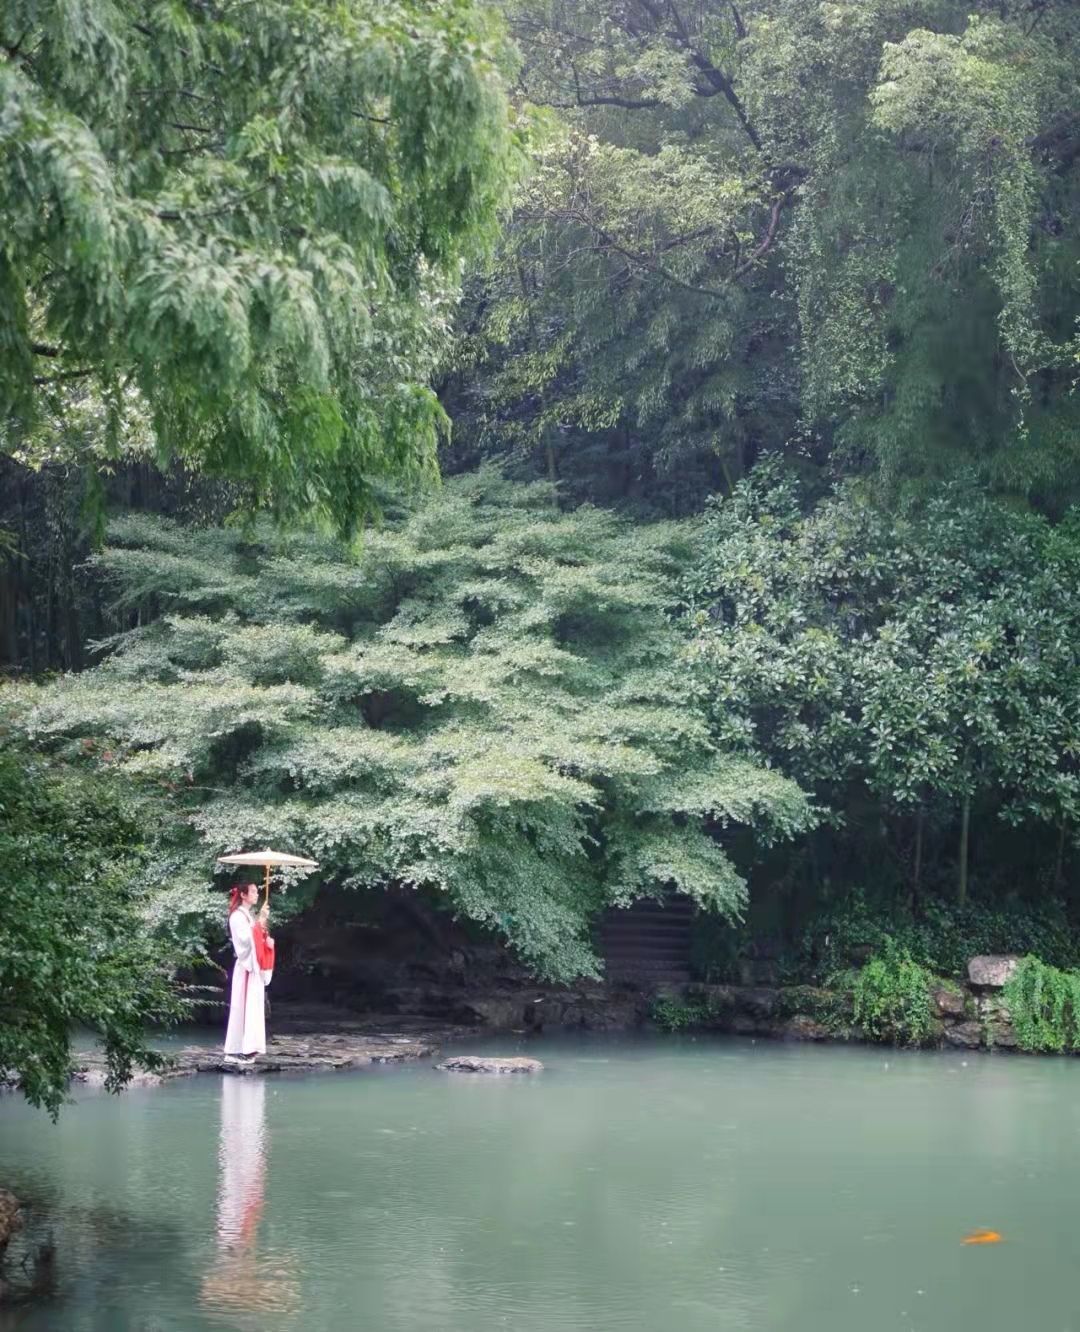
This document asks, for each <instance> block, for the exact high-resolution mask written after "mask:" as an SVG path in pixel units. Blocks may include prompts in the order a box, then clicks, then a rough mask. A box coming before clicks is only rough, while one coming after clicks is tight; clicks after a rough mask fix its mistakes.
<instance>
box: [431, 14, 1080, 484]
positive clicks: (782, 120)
mask: <svg viewBox="0 0 1080 1332" xmlns="http://www.w3.org/2000/svg"><path fill="white" fill-rule="evenodd" d="M505 8H506V9H507V12H508V13H509V15H510V19H511V22H512V26H513V30H514V33H515V35H516V37H517V39H518V42H519V44H520V45H521V48H522V51H523V60H522V66H521V74H520V80H519V82H520V94H521V95H522V96H523V97H525V98H527V99H530V100H531V101H533V102H535V103H538V104H540V105H542V106H544V107H547V108H551V109H552V110H551V114H552V115H557V116H558V117H559V119H558V121H557V122H555V124H554V125H553V126H552V128H551V132H550V134H549V136H548V138H547V141H546V144H545V147H544V149H543V151H542V152H541V153H540V154H539V156H538V159H537V163H536V167H535V170H534V171H533V173H532V174H531V176H530V177H529V178H528V180H527V181H526V182H525V184H524V185H523V187H522V190H521V193H520V195H519V200H518V209H517V213H516V215H515V221H514V224H513V225H512V227H511V228H510V229H509V231H508V234H507V238H506V241H505V244H504V247H503V249H502V251H501V257H500V261H499V263H498V264H497V265H496V267H495V270H494V272H493V274H492V276H491V277H490V279H489V280H488V281H487V282H486V283H485V284H483V286H482V287H481V288H480V289H479V290H478V291H477V292H476V293H475V298H474V300H473V301H472V302H470V303H469V304H468V305H467V306H466V312H467V316H468V317H467V319H466V321H465V329H466V338H465V340H464V342H463V345H462V354H463V357H465V358H466V364H467V366H468V367H469V368H468V370H467V372H466V373H464V375H463V377H462V378H461V379H459V380H455V381H454V382H453V384H452V385H451V386H450V393H451V396H450V397H449V398H448V401H450V402H452V404H453V406H454V410H455V414H456V415H457V416H458V417H459V418H461V419H462V421H463V422H467V423H468V426H469V429H468V431H467V432H466V433H467V434H468V437H469V441H470V443H471V441H472V439H473V438H474V437H476V438H482V439H485V440H486V441H487V447H489V448H496V449H506V448H507V446H508V445H509V446H510V447H511V448H512V449H514V450H515V451H516V452H518V453H525V454H527V455H529V456H530V457H531V459H532V461H533V465H534V466H535V467H537V468H543V467H546V468H548V469H549V470H550V471H551V472H552V473H553V474H557V475H559V477H560V478H561V479H563V480H564V481H565V483H566V486H567V489H568V490H569V492H570V493H572V494H586V495H589V494H592V495H595V494H605V495H606V494H608V493H610V492H611V491H612V490H613V489H614V487H616V486H617V487H618V488H619V490H620V492H621V493H620V494H619V495H618V497H619V498H621V497H622V496H628V497H630V498H631V499H633V500H637V501H638V502H639V503H642V504H648V503H651V504H653V505H654V506H656V507H661V508H663V507H665V506H666V507H667V508H669V509H671V508H686V507H689V506H691V505H693V503H694V500H695V497H696V496H700V495H701V494H702V493H703V492H704V491H706V490H708V489H717V488H720V487H721V486H723V487H725V488H729V487H730V484H731V482H732V481H733V480H736V479H737V478H738V477H739V476H740V475H741V474H742V472H743V471H744V470H745V469H746V467H747V466H748V465H750V464H751V463H752V462H753V461H754V459H755V458H756V457H757V456H759V455H760V453H761V452H762V451H763V450H767V449H775V448H777V447H779V446H782V445H785V444H788V443H791V444H793V445H794V446H796V449H795V451H794V452H793V456H794V457H798V458H800V459H801V458H802V456H803V455H807V456H809V458H810V459H811V460H815V459H816V460H817V461H819V462H820V461H821V459H822V456H823V454H825V453H827V452H828V451H829V450H836V449H837V448H839V449H840V450H841V456H842V458H843V463H844V466H845V468H846V469H848V470H850V469H852V468H863V467H865V466H866V465H867V463H868V462H869V463H881V464H883V466H884V469H885V471H886V472H887V473H888V474H889V475H890V476H892V477H896V478H914V479H916V480H925V478H926V477H927V476H931V477H935V478H936V477H941V476H943V475H947V474H948V473H950V472H951V471H953V470H955V468H956V467H957V465H958V463H965V464H967V465H971V466H974V467H977V468H978V469H979V470H980V472H981V474H982V477H983V480H984V481H985V482H986V483H987V484H988V485H991V486H993V487H995V488H997V489H1000V490H1003V491H1011V492H1014V493H1015V492H1021V493H1030V494H1033V495H1035V496H1037V497H1038V498H1039V499H1040V500H1041V501H1042V502H1044V503H1045V504H1046V505H1048V506H1051V507H1053V506H1060V504H1061V500H1062V496H1063V494H1066V495H1070V494H1075V493H1077V487H1078V485H1080V458H1078V455H1077V450H1076V443H1075V441H1076V440H1077V439H1078V438H1080V430H1078V426H1080V417H1078V415H1077V413H1078V410H1080V409H1078V406H1077V399H1076V397H1075V395H1074V394H1073V392H1072V385H1073V379H1074V375H1075V367H1074V364H1073V357H1074V352H1075V348H1076V342H1075V334H1076V319H1077V316H1078V314H1080V298H1078V294H1077V285H1076V271H1077V263H1078V261H1080V230H1078V227H1077V224H1076V219H1077V217H1078V216H1080V213H1078V210H1077V206H1076V204H1077V190H1078V187H1080V170H1078V162H1080V153H1078V151H1077V150H1078V146H1080V137H1078V129H1077V121H1076V113H1075V108H1076V105H1077V102H1078V97H1080V55H1078V52H1080V9H1078V8H1077V6H1076V5H1074V4H1070V3H1056V2H1054V0H1047V2H1046V3H1042V2H1041V0H1040V2H1039V3H1030V2H1029V0H1006V2H1005V3H999V0H993V2H992V3H991V0H975V2H974V3H971V2H969V0H835V3H828V4H807V3H805V0H744V2H743V3H739V4H730V5H729V4H723V5H715V4H703V3H699V0H601V2H600V3H594V2H592V0H590V2H589V3H584V2H583V0H568V2H566V3H559V4H548V3H544V0H506V3H505ZM710 458H711V459H712V461H711V462H710ZM665 469H666V475H664V472H665ZM613 478H614V486H613ZM612 497H615V496H612Z"/></svg>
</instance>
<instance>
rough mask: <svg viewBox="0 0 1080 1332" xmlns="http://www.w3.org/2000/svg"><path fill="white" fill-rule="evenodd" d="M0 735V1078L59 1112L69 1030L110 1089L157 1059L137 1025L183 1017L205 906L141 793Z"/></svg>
mask: <svg viewBox="0 0 1080 1332" xmlns="http://www.w3.org/2000/svg"><path fill="white" fill-rule="evenodd" d="M3 742H4V743H3V746H2V747H0V855H2V856H3V865H4V870H3V874H4V890H3V911H0V1075H2V1076H4V1077H5V1078H9V1079H14V1081H15V1083H16V1085H17V1086H18V1087H19V1088H20V1089H21V1091H22V1092H23V1094H24V1095H25V1097H26V1099H27V1100H28V1101H29V1102H30V1103H31V1104H32V1105H35V1106H39V1107H42V1108H44V1109H46V1110H48V1111H49V1112H50V1113H51V1114H52V1115H53V1116H54V1117H55V1116H56V1114H57V1113H58V1111H59V1109H60V1106H61V1105H62V1103H63V1101H64V1099H65V1097H66V1095H67V1086H68V1082H69V1080H70V1078H71V1075H72V1073H73V1071H74V1069H75V1066H76V1064H77V1056H76V1055H75V1052H74V1050H73V1046H72V1040H73V1037H74V1036H75V1034H76V1032H77V1031H78V1029H79V1028H83V1029H89V1030H90V1031H91V1032H92V1033H93V1034H94V1035H95V1036H96V1037H97V1038H98V1039H99V1041H100V1042H101V1044H102V1046H103V1047H104V1050H105V1054H106V1057H107V1061H108V1074H107V1076H108V1084H107V1085H108V1086H109V1089H110V1090H113V1091H115V1090H117V1088H118V1087H119V1086H121V1085H122V1084H123V1083H124V1082H125V1081H126V1080H127V1079H128V1078H129V1077H130V1075H131V1070H132V1066H133V1065H134V1064H136V1063H138V1064H140V1065H143V1066H144V1067H151V1068H152V1067H156V1066H157V1063H158V1062H160V1061H159V1057H158V1056H156V1055H155V1054H154V1053H153V1051H151V1050H150V1049H148V1047H147V1031H146V1025H147V1023H152V1022H157V1023H161V1022H168V1021H172V1020H175V1019H177V1018H178V1017H180V1016H181V1015H182V1013H183V1011H184V1010H183V1006H182V1001H181V999H180V997H179V996H178V994H177V991H176V990H175V989H174V987H173V983H172V976H173V970H174V968H175V966H176V964H177V962H178V961H179V960H181V959H182V957H184V956H185V955H186V954H187V952H188V950H189V948H190V945H191V938H190V937H187V938H185V937H184V921H185V920H186V921H187V922H188V925H189V926H190V925H192V924H194V922H195V920H196V917H197V915H198V911H199V908H200V906H201V905H202V904H201V902H200V900H199V898H198V894H197V893H189V894H185V893H184V892H183V891H182V890H181V889H180V886H179V884H178V883H177V881H176V880H175V879H172V878H171V874H172V868H173V867H171V866H168V865H166V864H163V863H162V859H161V851H160V848H154V846H153V832H154V830H155V828H156V827H157V825H158V821H157V820H156V818H155V817H154V815H153V810H152V807H151V805H150V804H149V803H148V802H147V801H145V800H143V801H138V800H136V799H135V798H134V797H133V795H132V793H131V791H130V789H128V788H127V786H126V784H123V783H118V782H117V781H116V780H115V779H111V778H109V777H107V776H105V775H103V774H102V773H101V772H100V771H99V770H97V767H96V765H95V764H93V763H92V762H91V761H89V760H88V761H87V762H84V763H81V764H78V765H67V766H65V767H63V768H58V767H51V766H49V765H47V764H45V763H44V762H43V761H42V759H41V758H40V756H38V755H35V754H33V753H31V752H29V751H28V750H27V749H26V748H25V747H24V746H23V745H21V744H19V743H17V742H16V741H15V739H14V737H13V736H11V735H10V734H5V735H4V737H3ZM158 831H160V829H158ZM162 926H164V928H162ZM196 933H197V930H196Z"/></svg>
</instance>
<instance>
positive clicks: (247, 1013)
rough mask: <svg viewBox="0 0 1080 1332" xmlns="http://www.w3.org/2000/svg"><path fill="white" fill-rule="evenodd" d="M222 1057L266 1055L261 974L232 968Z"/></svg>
mask: <svg viewBox="0 0 1080 1332" xmlns="http://www.w3.org/2000/svg"><path fill="white" fill-rule="evenodd" d="M225 1053H226V1054H233V1055H238V1054H265V1053H266V984H265V982H264V981H263V973H262V972H261V971H246V970H245V969H244V968H243V967H242V966H241V965H240V963H239V962H237V963H236V965H235V966H234V967H233V974H232V991H231V993H230V995H229V1025H228V1027H227V1028H226V1031H225Z"/></svg>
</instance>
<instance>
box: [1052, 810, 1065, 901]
mask: <svg viewBox="0 0 1080 1332" xmlns="http://www.w3.org/2000/svg"><path fill="white" fill-rule="evenodd" d="M1064 886H1065V820H1064V819H1062V820H1061V827H1060V828H1059V829H1058V844H1057V860H1056V862H1055V864H1054V888H1055V889H1056V890H1057V891H1058V892H1061V890H1062V888H1064Z"/></svg>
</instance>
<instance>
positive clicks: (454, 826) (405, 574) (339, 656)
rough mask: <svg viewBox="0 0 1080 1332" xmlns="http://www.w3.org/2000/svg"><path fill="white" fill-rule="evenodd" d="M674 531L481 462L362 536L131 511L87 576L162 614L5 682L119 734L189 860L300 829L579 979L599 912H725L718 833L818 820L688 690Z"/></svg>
mask: <svg viewBox="0 0 1080 1332" xmlns="http://www.w3.org/2000/svg"><path fill="white" fill-rule="evenodd" d="M690 535H691V533H690V530H689V529H688V528H687V527H685V526H680V525H655V526H641V527H630V526H628V525H625V524H624V523H622V522H621V521H620V520H619V519H617V518H615V517H614V516H612V515H611V514H609V513H605V512H602V511H599V510H596V509H591V508H582V509H579V510H577V511H576V512H574V513H572V514H564V513H561V512H560V511H559V510H558V508H557V507H556V506H555V505H554V495H553V492H552V491H551V490H550V489H549V488H548V487H547V486H545V485H535V486H532V487H528V488H525V487H519V486H513V485H511V484H509V483H507V482H505V481H503V480H502V479H501V478H500V477H499V476H498V475H497V474H496V473H495V472H494V471H492V470H490V469H484V470H482V471H481V472H480V473H478V474H475V475H472V476H470V477H467V478H462V479H460V480H458V481H455V482H453V483H450V484H448V486H447V487H446V489H445V491H444V492H442V493H441V494H440V495H439V496H438V497H437V498H435V499H434V500H432V501H431V502H429V503H427V504H425V505H423V506H421V507H419V508H416V509H414V510H412V511H409V512H405V513H402V514H401V515H399V516H398V518H397V519H396V520H395V521H394V522H392V523H391V524H389V525H388V526H387V528H386V529H385V530H381V531H377V532H373V533H371V534H370V535H368V536H367V537H366V538H365V540H364V543H363V545H362V546H361V547H360V548H359V549H358V550H357V551H355V552H353V551H350V550H349V549H347V548H345V547H343V546H340V545H337V544H334V543H331V542H329V541H327V540H324V539H321V538H317V537H314V536H294V537H289V538H285V537H278V538H271V537H270V536H269V535H266V534H260V535H258V536H257V537H255V538H254V539H249V538H248V537H246V536H245V535H243V534H241V533H238V532H236V531H230V530H221V529H209V530H185V529H182V528H180V527H177V526H173V525H171V524H168V523H166V522H162V521H160V520H157V519H151V518H148V517H140V516H129V517H127V518H124V519H121V520H118V521H117V522H115V523H114V524H113V526H112V529H111V536H110V544H109V546H108V548H107V549H106V550H105V551H104V553H103V554H102V555H101V556H100V559H99V566H100V569H101V572H102V575H103V576H104V577H106V578H107V579H108V580H109V582H110V584H111V585H112V586H113V587H114V588H115V589H116V594H117V596H118V597H119V598H120V599H121V600H122V601H126V602H127V603H129V604H132V605H134V604H138V605H140V606H142V607H143V608H144V609H146V610H148V611H149V612H150V613H154V612H157V613H159V614H160V618H158V619H155V620H154V621H153V622H152V623H150V624H148V625H146V626H145V627H141V628H136V629H133V630H131V631H130V632H128V633H125V634H123V635H121V636H120V637H119V638H118V639H116V640H114V641H113V642H112V643H111V644H110V645H109V648H110V651H109V655H108V656H107V658H106V659H105V660H104V662H102V664H101V665H99V666H97V667H96V668H94V669H92V670H89V671H87V672H85V673H83V674H81V675H78V676H68V677H64V678H63V679H61V680H59V681H58V682H56V683H54V684H51V685H47V686H45V687H43V688H41V689H38V690H35V691H34V693H33V695H32V696H31V697H30V698H29V699H28V697H27V694H26V692H25V691H22V692H20V693H19V695H18V697H19V699H20V706H21V708H22V710H23V715H24V720H25V725H26V726H27V728H28V729H29V730H30V731H31V733H32V734H33V735H34V736H35V737H36V738H37V739H38V740H40V741H48V742H49V743H50V744H52V745H55V746H60V747H61V748H62V747H63V745H64V743H70V744H74V745H77V744H79V743H81V742H82V738H83V737H86V736H107V737H109V739H110V743H111V744H113V746H114V749H113V760H114V762H115V763H116V764H117V765H119V767H120V768H121V769H122V770H123V771H125V772H126V773H128V774H129V775H131V776H132V777H137V778H140V779H144V780H147V781H153V782H157V783H165V784H167V785H168V786H170V787H174V788H175V790H176V795H175V799H176V802H177V805H178V807H179V809H180V810H182V811H183V812H184V814H185V816H186V817H188V818H190V820H191V821H192V823H193V824H194V826H195V827H196V828H197V830H198V832H199V834H200V836H201V838H202V842H203V851H202V855H203V857H204V858H205V859H206V860H209V858H210V857H211V856H212V855H213V854H214V853H216V852H220V851H222V850H225V849H231V848H235V847H239V846H251V845H262V844H265V843H270V844H277V845H284V846H295V847H298V848H301V849H303V850H304V851H306V852H308V853H310V854H312V855H314V856H315V857H317V858H318V860H319V861H320V863H321V864H322V866H323V867H324V870H325V873H326V874H328V875H330V876H334V877H336V878H338V879H339V880H341V881H343V882H345V883H346V884H349V885H352V886H355V887H357V888H370V887H374V886H377V885H380V884H388V883H400V884H407V885H409V884H411V885H425V886H427V887H429V888H431V889H434V890H436V891H437V892H438V893H440V894H441V895H442V896H443V898H444V900H445V902H446V905H447V906H448V907H449V908H450V909H452V910H453V911H454V912H457V913H461V914H463V915H465V916H467V917H469V918H471V919H473V920H475V921H479V922H483V923H484V924H486V925H488V926H491V927H494V928H496V929H498V930H500V931H502V933H503V934H504V935H505V937H506V938H507V939H508V940H509V941H510V942H511V943H512V944H513V945H514V947H515V948H517V949H518V950H519V951H520V953H521V954H522V956H523V957H524V958H525V959H526V960H527V961H528V962H529V963H530V964H531V965H532V966H534V967H535V968H536V969H537V970H538V971H541V972H544V973H547V974H549V975H552V976H563V977H565V976H571V975H574V974H579V973H584V972H590V971H593V970H594V969H595V966H596V962H595V959H594V956H593V954H592V951H591V948H590V943H589V925H590V921H591V919H592V917H593V915H594V913H595V912H596V911H597V910H598V909H600V908H601V907H603V906H604V905H605V904H608V903H627V902H629V901H631V900H632V899H634V898H636V897H638V896H642V895H649V894H656V893H659V892H662V891H664V890H665V889H666V888H668V887H675V888H677V889H679V890H680V891H682V892H684V893H687V894H689V895H690V896H692V897H693V898H694V899H695V900H696V901H697V902H698V903H699V904H700V905H701V906H702V907H703V908H705V909H709V910H717V911H720V912H723V913H725V914H727V915H729V916H736V915H738V914H739V912H740V910H741V907H742V904H743V900H744V894H745V888H744V884H743V880H742V878H741V877H740V875H739V873H738V872H737V870H736V868H735V866H734V865H733V863H732V862H731V860H730V859H729V858H728V856H727V855H726V854H725V851H724V830H725V829H726V828H727V827H728V826H729V825H733V824H740V825H749V826H750V827H751V828H752V829H753V830H754V832H755V833H756V834H757V835H758V836H759V837H760V838H761V839H762V840H763V841H765V842H768V841H770V840H773V839H775V838H777V837H783V836H788V835H791V834H793V833H795V832H797V831H799V830H800V829H803V828H806V827H807V826H809V825H810V824H811V822H812V821H813V815H812V811H811V809H810V807H809V806H808V803H807V801H806V798H805V797H804V796H803V794H802V793H801V791H800V790H799V789H798V788H797V787H796V786H795V785H794V784H793V783H792V782H790V781H788V780H787V779H785V778H784V777H782V776H780V775H779V774H778V773H777V772H775V771H772V770H770V769H769V768H767V767H765V766H763V765H761V764H759V763H757V762H754V761H752V760H750V759H747V758H743V757H735V756H733V755H732V754H731V753H729V752H727V751H726V750H724V749H720V748H717V746H716V745H715V744H714V743H713V741H712V739H711V735H710V728H709V724H708V720H707V717H706V713H705V710H704V709H703V708H702V707H701V706H700V705H698V704H697V703H695V701H694V698H693V693H692V688H691V683H690V680H689V678H688V676H687V673H686V671H685V670H684V668H683V666H682V664H681V662H680V649H681V646H682V639H681V637H680V634H679V632H678V629H677V627H676V626H675V624H674V622H673V621H672V619H671V618H670V616H669V614H668V611H669V608H670V607H671V606H672V604H673V602H674V600H675V597H676V587H677V580H678V577H679V574H680V572H681V570H682V568H683V565H684V562H685V559H686V556H687V551H688V544H689V538H690ZM65 738H66V741H65Z"/></svg>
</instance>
